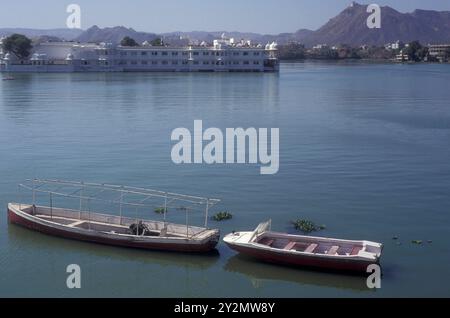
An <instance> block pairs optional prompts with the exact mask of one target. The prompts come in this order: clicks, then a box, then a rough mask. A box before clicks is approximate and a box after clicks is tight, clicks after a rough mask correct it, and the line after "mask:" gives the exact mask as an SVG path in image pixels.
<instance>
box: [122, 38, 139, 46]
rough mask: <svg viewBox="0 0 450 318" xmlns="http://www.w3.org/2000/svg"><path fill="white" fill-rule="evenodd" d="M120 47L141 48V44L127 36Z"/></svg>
mask: <svg viewBox="0 0 450 318" xmlns="http://www.w3.org/2000/svg"><path fill="white" fill-rule="evenodd" d="M120 45H122V46H139V44H138V43H137V42H136V41H135V40H134V39H132V38H130V37H129V36H126V37H124V38H123V39H122V41H120Z"/></svg>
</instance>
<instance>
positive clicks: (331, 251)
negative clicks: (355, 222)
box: [327, 246, 341, 255]
mask: <svg viewBox="0 0 450 318" xmlns="http://www.w3.org/2000/svg"><path fill="white" fill-rule="evenodd" d="M340 248H341V247H340V246H333V247H332V248H330V250H329V251H328V253H327V255H336V254H337V252H338V250H339V249H340Z"/></svg>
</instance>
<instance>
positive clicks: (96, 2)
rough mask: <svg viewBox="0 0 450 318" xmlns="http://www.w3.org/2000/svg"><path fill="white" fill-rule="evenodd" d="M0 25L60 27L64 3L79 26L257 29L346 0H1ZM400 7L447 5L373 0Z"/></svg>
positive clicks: (446, 6)
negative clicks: (76, 9) (74, 10)
mask: <svg viewBox="0 0 450 318" xmlns="http://www.w3.org/2000/svg"><path fill="white" fill-rule="evenodd" d="M0 1H1V6H0V27H3V28H4V27H27V28H40V29H46V28H63V27H65V25H66V18H67V16H68V14H67V13H66V7H67V5H69V4H71V3H76V4H79V5H80V6H81V9H82V28H83V29H86V28H88V27H90V26H92V25H94V24H96V25H99V26H100V27H105V26H115V25H124V26H127V27H133V28H135V29H136V30H138V31H148V32H168V31H193V30H205V31H215V30H217V31H219V30H227V31H236V30H237V31H247V32H260V33H281V32H293V31H296V30H298V29H300V28H309V29H316V28H318V27H320V26H321V25H322V24H324V23H325V22H327V21H328V20H329V19H330V18H331V17H333V16H335V15H336V14H337V13H339V12H340V11H341V10H343V9H344V8H345V7H346V6H348V5H349V4H350V2H351V1H348V0H128V1H124V0H120V1H119V0H69V1H66V0H39V1H29V3H27V2H28V1H5V0H0ZM360 2H361V3H365V4H368V3H378V4H379V5H389V6H391V7H394V8H395V9H397V10H399V11H402V12H411V11H413V10H414V9H416V8H420V9H434V10H448V11H450V0H427V1H424V0H383V1H382V0H374V1H373V2H368V1H362V0H361V1H360Z"/></svg>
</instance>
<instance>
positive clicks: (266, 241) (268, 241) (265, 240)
mask: <svg viewBox="0 0 450 318" xmlns="http://www.w3.org/2000/svg"><path fill="white" fill-rule="evenodd" d="M258 243H259V244H262V245H266V246H269V247H271V246H272V245H273V243H275V240H274V239H271V238H270V237H264V238H262V239H261V240H260V241H259V242H258Z"/></svg>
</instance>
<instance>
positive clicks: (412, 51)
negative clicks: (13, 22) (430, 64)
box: [406, 41, 428, 62]
mask: <svg viewBox="0 0 450 318" xmlns="http://www.w3.org/2000/svg"><path fill="white" fill-rule="evenodd" d="M406 54H407V55H408V58H409V60H410V61H415V62H420V61H423V60H424V59H425V57H426V56H427V55H428V47H424V46H422V44H420V43H419V41H413V42H411V43H409V46H408V48H407V49H406Z"/></svg>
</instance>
